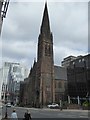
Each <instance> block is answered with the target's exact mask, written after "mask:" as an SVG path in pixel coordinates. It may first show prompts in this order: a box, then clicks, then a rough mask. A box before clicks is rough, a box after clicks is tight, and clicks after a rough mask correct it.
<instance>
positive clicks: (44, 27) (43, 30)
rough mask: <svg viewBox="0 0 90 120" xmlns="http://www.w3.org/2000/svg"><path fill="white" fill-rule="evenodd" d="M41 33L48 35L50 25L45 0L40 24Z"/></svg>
mask: <svg viewBox="0 0 90 120" xmlns="http://www.w3.org/2000/svg"><path fill="white" fill-rule="evenodd" d="M41 33H42V34H44V35H45V36H47V37H48V35H50V25H49V16H48V9H47V2H46V3H45V8H44V14H43V19H42V25H41Z"/></svg>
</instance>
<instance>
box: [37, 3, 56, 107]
mask: <svg viewBox="0 0 90 120" xmlns="http://www.w3.org/2000/svg"><path fill="white" fill-rule="evenodd" d="M37 79H38V81H37V84H38V85H39V88H37V89H38V91H39V92H38V95H39V98H38V99H39V104H41V105H46V104H48V103H52V102H54V101H55V87H54V60H53V36H52V33H51V31H50V23H49V15H48V9H47V3H45V8H44V14H43V19H42V24H41V28H40V34H39V37H38V54H37Z"/></svg>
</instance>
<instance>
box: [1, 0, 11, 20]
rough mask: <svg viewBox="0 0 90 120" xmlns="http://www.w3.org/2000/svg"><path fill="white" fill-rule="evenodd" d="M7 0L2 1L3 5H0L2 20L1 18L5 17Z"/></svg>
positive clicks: (8, 0)
mask: <svg viewBox="0 0 90 120" xmlns="http://www.w3.org/2000/svg"><path fill="white" fill-rule="evenodd" d="M9 2H10V0H4V1H3V6H2V11H1V12H2V14H1V17H2V20H3V18H6V13H7V9H8V5H9Z"/></svg>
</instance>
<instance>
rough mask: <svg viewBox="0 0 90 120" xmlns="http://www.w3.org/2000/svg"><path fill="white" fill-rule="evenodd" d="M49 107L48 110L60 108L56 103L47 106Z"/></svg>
mask: <svg viewBox="0 0 90 120" xmlns="http://www.w3.org/2000/svg"><path fill="white" fill-rule="evenodd" d="M47 107H48V108H59V105H58V104H56V103H52V104H49V105H47Z"/></svg>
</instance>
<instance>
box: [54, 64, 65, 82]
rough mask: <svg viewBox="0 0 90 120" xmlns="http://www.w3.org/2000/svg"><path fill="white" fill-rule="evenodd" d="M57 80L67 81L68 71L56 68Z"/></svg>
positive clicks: (59, 67)
mask: <svg viewBox="0 0 90 120" xmlns="http://www.w3.org/2000/svg"><path fill="white" fill-rule="evenodd" d="M54 72H55V80H67V70H66V68H64V67H61V66H54Z"/></svg>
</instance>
